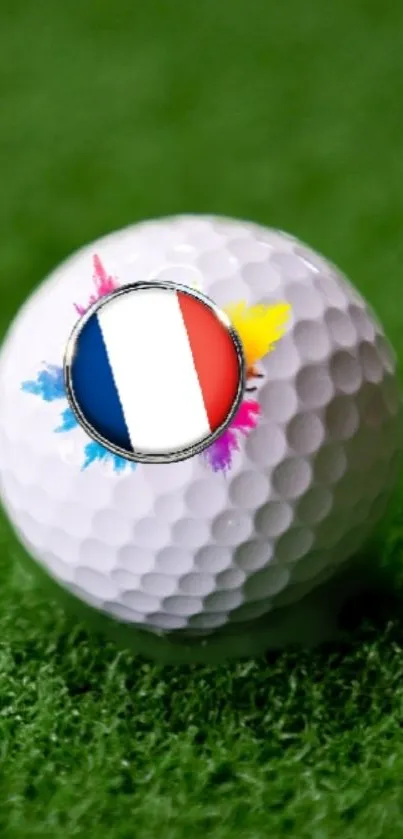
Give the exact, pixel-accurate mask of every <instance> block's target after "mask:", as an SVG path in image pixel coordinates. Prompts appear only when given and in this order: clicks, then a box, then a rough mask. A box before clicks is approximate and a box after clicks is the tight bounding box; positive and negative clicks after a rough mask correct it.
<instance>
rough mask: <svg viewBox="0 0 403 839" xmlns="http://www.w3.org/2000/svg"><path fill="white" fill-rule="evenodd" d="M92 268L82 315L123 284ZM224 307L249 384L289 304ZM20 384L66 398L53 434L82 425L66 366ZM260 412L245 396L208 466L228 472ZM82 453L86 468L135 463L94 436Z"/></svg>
mask: <svg viewBox="0 0 403 839" xmlns="http://www.w3.org/2000/svg"><path fill="white" fill-rule="evenodd" d="M93 268H94V270H93V282H94V287H95V293H94V294H92V295H91V296H90V298H89V300H88V302H87V303H86V304H85V305H81V304H79V303H74V308H75V310H76V311H77V312H78V314H79V315H84V314H85V313H86V312H87V311H88V309H89V308H90V307H91V306H92V305H93V304H94V303H96V302H97V300H99V299H100V298H101V297H105V295H107V294H110V293H111V292H113V291H115V290H116V289H117V288H119V283H118V281H117V279H116V278H115V277H112V276H111V275H109V274H108V273H107V271H106V270H105V268H104V266H103V265H102V262H101V260H100V258H99V257H98V256H96V255H95V256H94V258H93ZM225 311H226V314H227V315H228V317H229V318H230V320H231V322H232V324H233V326H234V327H235V329H236V331H237V333H238V335H239V338H240V340H241V343H242V346H243V350H244V354H245V360H246V367H247V374H246V375H247V383H250V382H251V381H253V379H254V378H256V377H257V376H259V375H260V374H259V369H258V362H259V361H260V360H261V359H262V358H263V357H264V356H265V355H267V353H269V352H271V351H272V349H273V348H274V346H275V344H276V342H277V341H278V340H279V339H280V338H281V336H282V335H283V334H284V332H285V329H286V323H287V320H288V316H289V312H290V306H289V305H288V304H286V303H278V304H276V305H272V306H267V305H258V306H250V307H248V306H247V304H246V303H244V302H241V303H236V304H233V305H230V306H228V307H226V309H225ZM21 389H22V390H23V391H24V393H30V394H33V395H34V396H39V397H40V398H41V399H43V400H44V401H45V402H55V401H60V402H64V407H63V409H62V411H61V414H60V425H58V426H57V427H56V428H55V433H57V434H61V433H67V432H69V431H72V430H73V429H74V428H77V427H79V422H78V420H77V418H76V416H75V414H74V412H73V411H72V409H71V408H70V407H69V405H68V402H67V394H66V389H65V383H64V371H63V367H59V366H57V365H52V364H44V365H43V368H42V370H40V371H39V372H38V374H37V376H36V378H35V379H34V380H31V381H26V382H23V383H22V385H21ZM248 390H250V388H248ZM66 403H67V404H66ZM259 415H260V405H259V403H258V402H257V401H256V400H255V399H251V398H248V397H247V398H245V399H244V401H243V402H242V404H241V406H240V408H239V410H238V412H237V414H236V415H235V417H234V419H233V421H232V423H231V424H230V426H229V427H228V428H227V429H226V431H224V433H223V434H222V435H221V436H220V437H219V438H218V440H216V441H215V442H214V443H212V445H211V446H209V447H208V448H207V449H205V451H204V452H203V453H202V455H201V457H202V458H203V459H204V460H205V462H207V463H208V465H209V466H210V468H212V469H213V470H214V471H215V472H227V471H228V470H229V469H230V468H231V465H232V461H233V456H234V453H235V452H237V451H239V447H240V442H241V440H242V438H243V437H247V436H248V434H250V432H251V431H252V430H253V429H254V428H256V426H257V424H258V421H259ZM83 455H84V457H83V464H82V469H87V468H88V466H91V465H92V464H94V463H100V462H101V463H107V462H109V463H111V464H112V467H113V469H114V471H115V472H117V473H120V472H123V471H124V470H125V469H135V468H136V464H135V463H133V462H132V461H129V460H126V459H125V458H122V457H119V456H118V455H115V454H113V453H112V452H110V451H109V450H108V449H106V448H104V447H103V446H101V445H100V444H99V443H96V442H95V441H93V440H90V441H89V442H88V443H87V444H86V445H85V446H84V452H83Z"/></svg>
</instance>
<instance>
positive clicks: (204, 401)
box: [64, 281, 245, 463]
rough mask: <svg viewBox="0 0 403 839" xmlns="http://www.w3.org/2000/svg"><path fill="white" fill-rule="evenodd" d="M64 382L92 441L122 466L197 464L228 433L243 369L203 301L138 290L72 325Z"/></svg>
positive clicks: (125, 289)
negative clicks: (122, 460) (190, 461)
mask: <svg viewBox="0 0 403 839" xmlns="http://www.w3.org/2000/svg"><path fill="white" fill-rule="evenodd" d="M64 376H65V383H66V391H67V396H68V400H69V402H70V405H71V408H72V410H73V411H74V413H75V415H76V417H77V419H78V421H79V423H80V425H81V426H82V427H83V428H84V429H85V431H86V432H87V433H88V434H89V436H90V437H92V438H93V439H94V440H96V441H97V442H98V443H100V444H101V445H102V446H104V447H105V448H106V449H108V450H109V451H111V452H113V453H114V454H117V455H120V456H121V457H124V458H126V459H127V460H133V461H138V462H140V463H172V462H175V461H179V460H184V459H185V458H187V457H191V456H192V455H195V454H199V453H200V452H202V451H203V450H204V449H205V448H207V447H208V446H209V445H211V443H213V442H214V440H215V439H217V437H219V436H220V435H221V434H222V433H223V431H224V430H225V429H226V427H227V426H228V425H229V423H230V422H231V420H232V419H233V417H234V415H235V413H236V411H237V409H238V407H239V405H240V402H241V400H242V396H243V392H244V384H245V362H244V356H243V350H242V345H241V342H240V340H239V338H238V336H237V334H236V332H235V330H234V329H233V327H232V326H231V323H230V321H229V318H228V317H227V315H225V314H224V313H223V312H222V311H221V310H220V309H219V308H217V306H216V305H215V304H214V303H213V302H212V301H211V300H210V299H209V298H208V297H206V296H205V295H204V294H202V293H201V292H199V291H196V290H195V289H191V288H188V287H187V286H184V285H181V284H179V283H170V282H159V281H151V282H138V283H133V284H131V285H126V286H122V288H119V289H117V290H116V291H114V292H112V293H111V294H108V295H107V296H106V297H103V298H100V300H98V301H97V302H96V303H95V304H94V305H93V306H92V307H91V308H90V309H89V310H88V311H87V312H86V314H85V315H83V317H82V318H81V319H80V320H79V321H78V323H77V324H76V326H75V327H74V329H73V332H72V334H71V336H70V339H69V342H68V345H67V349H66V353H65V358H64Z"/></svg>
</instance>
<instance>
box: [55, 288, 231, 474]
mask: <svg viewBox="0 0 403 839" xmlns="http://www.w3.org/2000/svg"><path fill="white" fill-rule="evenodd" d="M150 288H154V289H160V290H163V291H180V292H182V293H183V294H187V295H188V296H189V297H194V298H196V299H197V300H199V301H200V302H201V303H203V304H204V305H205V306H206V307H207V308H209V309H210V311H211V312H213V313H214V314H215V316H216V318H217V319H218V320H220V322H221V323H222V325H223V326H224V327H225V328H226V329H227V331H228V334H229V335H230V336H231V339H232V341H233V344H234V346H235V351H236V354H237V358H238V365H239V384H238V390H237V394H236V397H235V399H234V403H233V406H232V408H231V410H230V412H229V415H228V417H227V418H226V420H225V422H224V423H222V425H221V426H220V427H219V428H217V429H216V430H215V431H214V433H213V434H210V435H208V436H206V437H205V438H203V439H202V440H200V441H199V442H198V443H195V444H192V445H191V446H187V447H186V448H184V449H180V450H178V451H176V452H170V453H166V452H153V453H147V454H145V453H144V452H141V451H133V452H127V451H126V450H125V449H120V448H119V447H118V446H114V445H112V444H111V443H110V442H109V440H106V439H105V438H104V437H102V435H100V434H98V433H97V431H96V430H95V429H94V428H92V426H91V425H90V424H89V423H88V422H87V420H86V418H85V417H84V416H83V414H82V412H81V409H80V406H79V404H78V403H77V400H76V397H75V394H74V387H73V383H72V364H73V361H74V355H75V350H76V346H77V341H78V339H79V336H80V334H81V331H82V329H83V328H84V326H85V324H86V323H87V321H88V320H90V318H92V317H93V316H94V314H95V313H96V312H97V311H98V310H99V309H101V308H102V307H103V306H105V305H107V304H108V303H109V302H110V301H111V300H112V299H115V298H116V297H120V296H121V295H124V294H129V293H131V292H133V291H140V290H143V289H150ZM63 372H64V381H65V387H66V395H67V399H68V402H69V405H70V407H71V409H72V411H73V413H74V415H75V416H76V418H77V420H78V422H79V424H80V425H81V427H82V428H83V429H84V431H85V432H86V433H87V434H88V436H89V437H91V438H92V439H93V440H95V442H97V443H99V444H100V445H101V446H103V447H104V448H105V449H107V450H108V451H109V452H111V453H112V454H114V455H118V456H119V457H122V458H124V459H125V460H128V461H131V462H133V461H134V462H137V463H178V462H179V461H181V460H186V459H187V458H189V457H193V456H194V455H197V454H201V452H203V451H204V450H205V449H206V448H208V447H209V446H211V444H212V443H214V441H215V440H217V439H218V437H220V436H221V434H223V432H224V431H225V430H226V428H228V426H229V425H230V424H231V422H232V420H233V418H234V416H235V414H236V413H237V411H238V408H239V406H240V404H241V402H242V398H243V395H244V390H245V382H246V366H245V357H244V353H243V348H242V343H241V341H240V338H239V336H238V333H237V332H236V330H235V329H234V327H233V326H232V324H231V322H230V320H229V318H228V317H227V315H226V314H225V312H223V311H222V310H221V309H220V308H219V307H218V306H216V304H215V303H214V302H213V301H212V300H211V299H210V298H209V297H207V295H205V294H203V293H202V292H201V291H199V290H198V289H193V288H189V287H188V286H185V285H182V283H175V282H168V281H162V280H149V281H140V282H135V283H130V284H129V285H124V286H121V287H120V288H118V289H115V290H114V291H112V292H110V294H106V295H104V296H103V297H100V298H99V300H96V302H95V303H93V304H92V305H91V306H90V307H89V309H88V310H87V311H86V312H85V314H84V315H82V316H81V318H80V319H79V320H78V322H77V323H76V325H75V326H74V328H73V330H72V332H71V334H70V337H69V339H68V342H67V346H66V351H65V354H64V363H63Z"/></svg>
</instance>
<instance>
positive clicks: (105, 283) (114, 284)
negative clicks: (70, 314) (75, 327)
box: [74, 254, 119, 315]
mask: <svg viewBox="0 0 403 839" xmlns="http://www.w3.org/2000/svg"><path fill="white" fill-rule="evenodd" d="M92 261H93V266H94V272H93V275H92V278H93V281H94V285H95V292H96V293H95V294H92V295H91V297H90V299H89V301H88V303H87V305H86V306H80V305H79V303H74V308H75V310H76V311H77V312H78V314H79V315H85V313H86V312H87V311H88V309H89V308H90V307H91V306H92V305H93V303H96V302H97V300H99V299H100V297H105V295H106V294H110V293H111V292H112V291H115V289H117V288H119V283H118V281H117V279H116V277H112V276H111V275H110V274H107V272H106V271H105V268H104V266H103V265H102V262H101V260H100V258H99V256H97V255H96V254H95V256H94V257H93V260H92Z"/></svg>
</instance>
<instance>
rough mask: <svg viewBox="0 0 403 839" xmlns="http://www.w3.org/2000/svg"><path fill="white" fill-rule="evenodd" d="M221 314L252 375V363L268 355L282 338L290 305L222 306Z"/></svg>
mask: <svg viewBox="0 0 403 839" xmlns="http://www.w3.org/2000/svg"><path fill="white" fill-rule="evenodd" d="M224 311H225V313H226V314H227V315H228V317H229V319H230V321H231V323H232V325H233V327H234V329H235V330H236V331H237V333H238V335H239V338H240V340H241V343H242V346H243V351H244V354H245V362H246V367H247V370H248V371H249V372H253V370H254V365H255V364H256V362H258V361H260V359H261V358H263V357H264V356H265V355H267V353H269V352H271V350H272V349H274V345H275V343H276V342H277V341H278V340H279V339H280V338H281V337H282V336H283V335H284V333H285V331H286V328H287V321H288V319H289V316H290V312H291V306H290V305H289V304H288V303H276V304H272V305H268V304H259V305H257V306H248V305H247V304H246V303H245V302H240V303H234V304H232V305H229V306H226V307H225V310H224Z"/></svg>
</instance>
